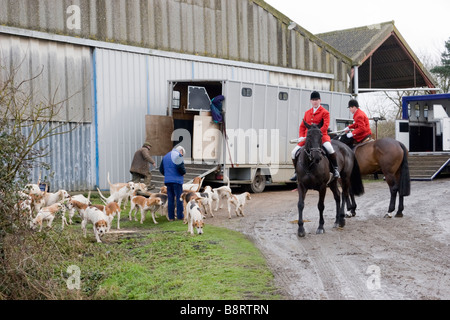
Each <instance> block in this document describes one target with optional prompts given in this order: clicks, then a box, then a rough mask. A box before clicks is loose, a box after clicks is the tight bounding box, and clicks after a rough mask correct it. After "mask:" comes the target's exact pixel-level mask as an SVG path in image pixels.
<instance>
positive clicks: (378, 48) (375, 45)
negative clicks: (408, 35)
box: [317, 21, 436, 89]
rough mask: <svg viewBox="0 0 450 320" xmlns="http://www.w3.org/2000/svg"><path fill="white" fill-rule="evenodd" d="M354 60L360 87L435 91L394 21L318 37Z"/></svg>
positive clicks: (427, 72)
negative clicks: (421, 88) (428, 89)
mask: <svg viewBox="0 0 450 320" xmlns="http://www.w3.org/2000/svg"><path fill="white" fill-rule="evenodd" d="M317 36H318V37H319V38H321V39H322V40H323V41H325V42H327V43H328V44H330V45H331V46H333V47H334V48H336V49H337V50H339V51H340V52H342V53H344V54H345V55H347V56H348V57H350V58H351V59H352V60H353V65H354V66H358V67H359V68H358V69H359V88H364V89H375V88H382V89H397V88H413V87H414V88H417V87H429V88H435V86H436V81H435V80H434V78H433V76H432V75H431V74H430V73H429V71H428V70H427V69H426V68H425V67H424V66H423V64H422V62H421V61H420V60H419V58H418V57H417V56H416V54H415V53H414V52H413V50H412V49H411V48H410V47H409V45H408V44H407V43H406V41H405V39H404V38H403V37H402V35H401V34H400V32H399V31H398V30H397V28H396V27H395V25H394V21H389V22H385V23H380V24H376V25H371V26H364V27H359V28H352V29H346V30H339V31H332V32H328V33H322V34H318V35H317Z"/></svg>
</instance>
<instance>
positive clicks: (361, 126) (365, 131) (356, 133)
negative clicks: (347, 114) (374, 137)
mask: <svg viewBox="0 0 450 320" xmlns="http://www.w3.org/2000/svg"><path fill="white" fill-rule="evenodd" d="M353 120H354V121H355V123H353V124H352V125H350V126H348V127H349V128H350V129H354V130H353V139H355V141H356V142H361V141H362V140H364V139H365V138H367V136H368V135H370V134H372V130H370V123H369V118H368V117H367V116H366V114H365V113H364V111H362V110H361V109H358V110H357V111H356V112H355V114H354V115H353Z"/></svg>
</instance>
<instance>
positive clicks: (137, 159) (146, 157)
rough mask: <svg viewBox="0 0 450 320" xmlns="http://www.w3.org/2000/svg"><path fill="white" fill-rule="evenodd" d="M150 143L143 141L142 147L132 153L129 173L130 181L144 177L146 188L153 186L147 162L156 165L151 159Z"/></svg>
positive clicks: (136, 180)
mask: <svg viewBox="0 0 450 320" xmlns="http://www.w3.org/2000/svg"><path fill="white" fill-rule="evenodd" d="M151 147H152V145H151V144H150V143H149V142H146V143H144V145H143V146H142V148H140V149H139V150H137V151H136V153H135V154H134V158H133V162H132V163H131V168H130V173H131V175H132V181H133V182H136V183H139V182H141V179H144V184H145V185H146V186H147V189H148V190H152V189H153V188H154V186H153V185H152V184H151V183H152V173H151V172H150V166H149V163H151V164H152V165H153V166H155V165H156V163H155V160H153V158H152V156H151V154H150V149H151Z"/></svg>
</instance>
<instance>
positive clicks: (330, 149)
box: [291, 141, 335, 160]
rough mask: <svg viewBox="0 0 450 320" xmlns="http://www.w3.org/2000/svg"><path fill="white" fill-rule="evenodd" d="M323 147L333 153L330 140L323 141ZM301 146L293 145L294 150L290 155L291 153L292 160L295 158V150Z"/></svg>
mask: <svg viewBox="0 0 450 320" xmlns="http://www.w3.org/2000/svg"><path fill="white" fill-rule="evenodd" d="M323 147H324V148H325V150H327V152H328V154H333V153H334V152H335V151H334V148H333V146H332V145H331V142H328V141H327V142H325V143H324V144H323ZM301 148H302V147H300V146H299V145H296V146H295V148H294V150H292V155H291V157H292V160H295V155H296V154H297V151H298V150H300V149H301Z"/></svg>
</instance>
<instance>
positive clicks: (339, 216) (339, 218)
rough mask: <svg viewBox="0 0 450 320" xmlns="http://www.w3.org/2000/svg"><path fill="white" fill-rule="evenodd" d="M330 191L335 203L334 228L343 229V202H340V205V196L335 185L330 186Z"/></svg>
mask: <svg viewBox="0 0 450 320" xmlns="http://www.w3.org/2000/svg"><path fill="white" fill-rule="evenodd" d="M331 191H333V195H334V201H335V202H336V221H335V222H334V228H338V227H339V228H343V227H345V214H344V211H345V210H344V209H345V202H344V201H342V204H341V194H340V192H339V189H338V187H337V185H336V186H335V187H334V186H331Z"/></svg>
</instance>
